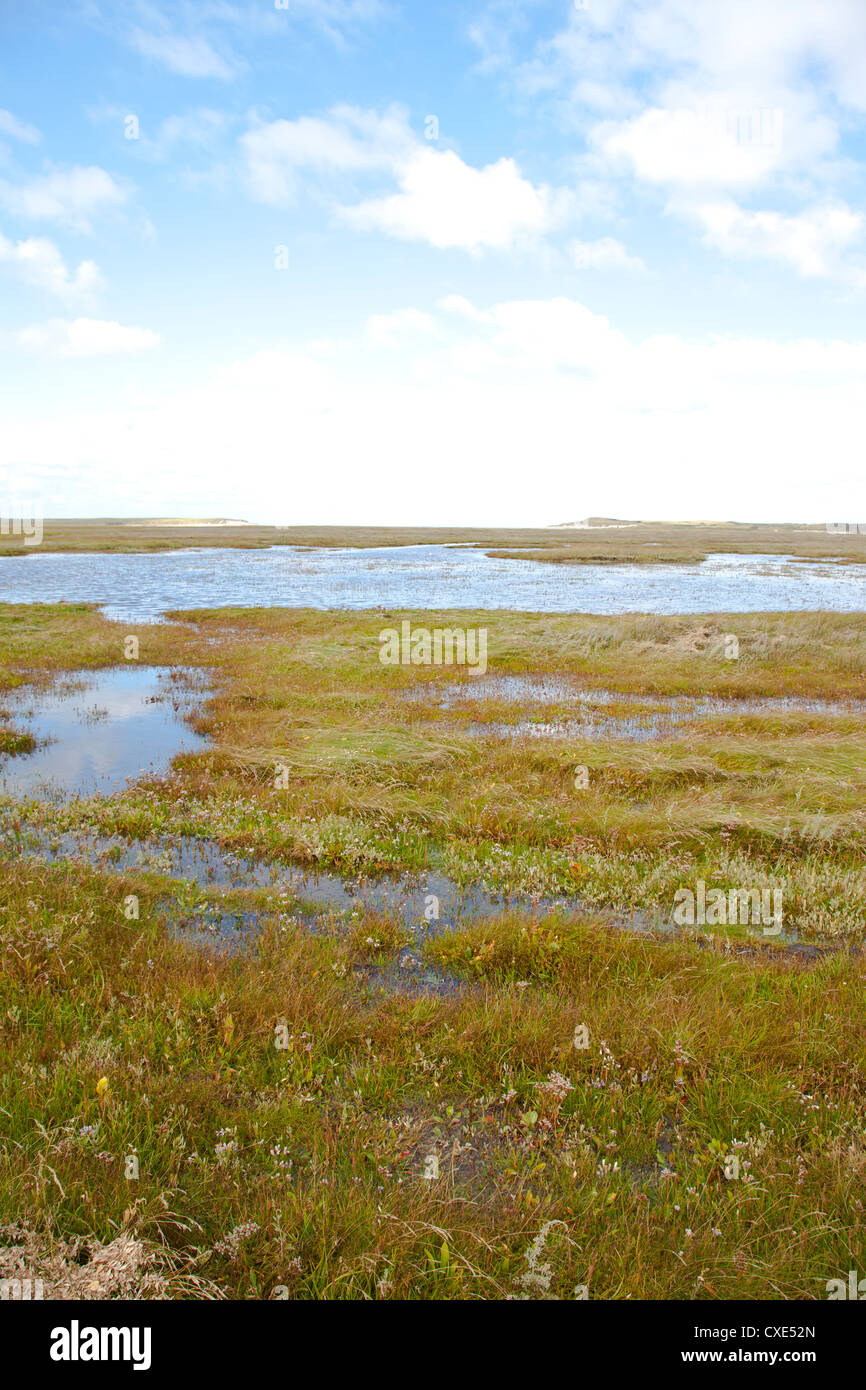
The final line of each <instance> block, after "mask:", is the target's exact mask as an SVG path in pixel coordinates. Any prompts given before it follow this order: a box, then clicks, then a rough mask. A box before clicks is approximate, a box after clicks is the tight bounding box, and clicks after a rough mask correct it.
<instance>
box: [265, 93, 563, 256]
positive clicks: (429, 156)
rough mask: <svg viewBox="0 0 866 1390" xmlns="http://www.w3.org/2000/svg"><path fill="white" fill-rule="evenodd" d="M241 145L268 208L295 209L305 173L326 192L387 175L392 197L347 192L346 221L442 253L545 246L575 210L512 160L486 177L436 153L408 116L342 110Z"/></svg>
mask: <svg viewBox="0 0 866 1390" xmlns="http://www.w3.org/2000/svg"><path fill="white" fill-rule="evenodd" d="M240 145H241V151H242V154H243V157H244V161H245V168H246V177H247V181H248V186H249V188H250V191H251V192H252V194H253V196H254V197H256V198H257V199H259V200H260V201H262V202H266V203H273V204H276V205H282V204H286V203H289V202H291V201H292V199H293V198H294V197H295V196H296V195H297V191H298V186H299V185H298V179H299V175H301V174H302V173H303V174H305V175H307V176H315V177H318V178H319V180H320V181H321V182H322V183H323V184H324V186H328V184H329V183H332V182H333V180H334V178H335V176H343V179H344V180H345V179H348V180H353V179H356V178H359V177H363V176H375V175H379V176H380V177H384V178H385V179H387V181H388V182H389V183H390V185H391V190H392V191H389V192H387V193H386V194H385V195H384V196H379V197H371V198H367V199H363V200H362V201H360V202H355V203H346V202H344V201H341V200H340V196H339V192H338V193H337V194H335V195H334V196H335V200H336V203H337V208H338V213H339V216H340V217H341V218H342V219H343V220H344V221H345V222H346V223H348V224H349V225H351V226H354V227H357V228H366V229H376V230H379V231H383V232H385V233H386V235H389V236H393V237H399V238H401V239H403V240H408V241H425V242H427V243H428V244H430V245H432V246H436V247H439V248H442V249H445V248H452V247H459V248H462V249H464V250H467V251H471V252H478V251H482V250H486V249H499V250H504V249H508V248H510V247H513V246H515V245H516V244H518V243H519V242H521V241H524V240H528V239H533V238H538V237H540V236H543V235H544V234H545V233H547V232H548V231H550V230H551V229H552V228H553V227H555V226H557V225H558V224H559V223H560V222H562V221H563V220H565V218H566V217H567V216H568V214H569V211H570V208H571V198H570V195H569V194H568V193H567V192H565V191H564V190H562V189H551V188H548V187H546V186H544V185H536V184H533V183H532V182H531V181H530V180H529V179H527V178H525V177H524V176H523V175H522V174H521V173H520V170H519V169H518V168H517V165H516V164H515V162H514V160H512V159H499V160H497V161H495V162H494V163H492V164H487V165H485V166H483V167H482V168H480V169H479V168H475V167H473V166H472V165H469V164H466V163H465V162H464V161H463V160H462V159H461V158H460V157H459V155H457V154H456V153H455V152H454V151H453V150H447V149H444V150H439V149H434V148H433V147H432V146H431V145H430V144H428V143H426V142H425V141H423V140H422V139H420V138H419V137H418V136H417V135H416V134H415V133H414V132H413V131H412V130H411V128H410V126H409V123H408V120H407V117H406V114H405V112H404V111H403V110H402V108H400V107H391V108H390V109H389V110H388V111H386V112H385V114H384V115H383V116H379V115H378V114H377V113H376V112H372V111H362V110H359V109H358V108H354V107H337V108H335V109H334V110H333V111H332V112H331V113H330V115H329V116H328V117H327V118H321V117H302V118H300V119H299V120H296V121H285V120H280V121H274V122H271V123H270V124H267V125H261V126H258V127H257V128H255V129H254V130H252V131H249V132H248V133H247V134H246V135H244V136H242V137H241V141H240ZM394 185H396V191H393V190H394ZM341 187H342V185H341ZM343 196H345V194H344V195H343Z"/></svg>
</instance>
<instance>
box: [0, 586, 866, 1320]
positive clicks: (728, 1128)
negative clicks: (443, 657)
mask: <svg viewBox="0 0 866 1390" xmlns="http://www.w3.org/2000/svg"><path fill="white" fill-rule="evenodd" d="M402 616H408V615H403V614H398V615H390V616H389V615H384V616H383V615H382V614H369V613H351V614H334V613H312V612H297V611H280V610H267V611H261V610H259V611H251V610H250V611H244V610H226V611H218V612H200V613H196V614H192V615H190V614H186V615H184V620H183V622H172V623H168V624H165V625H161V626H154V627H142V628H140V629H137V630H136V631H137V633H138V635H139V637H140V640H141V652H140V660H141V661H142V662H148V663H150V662H153V663H155V664H173V665H178V666H186V667H201V668H203V669H205V670H207V671H208V672H209V673H210V675H209V679H210V682H211V695H210V698H209V700H208V701H207V702H206V704H205V706H204V708H203V710H202V711H201V713H200V715H199V717H198V721H197V722H198V726H199V727H200V728H201V729H202V731H205V732H208V733H209V734H210V735H211V737H212V739H213V747H212V749H211V750H209V751H206V752H204V753H201V754H198V755H196V756H194V757H187V758H185V759H183V760H181V762H180V763H179V764H178V772H179V776H178V777H177V778H176V779H173V781H172V782H170V783H169V782H166V783H160V782H151V783H145V784H142V785H141V786H139V787H137V788H132V789H130V790H129V791H127V792H124V793H122V794H119V795H117V796H115V797H112V798H109V799H107V800H106V801H102V802H100V801H92V802H85V803H81V804H79V805H70V806H68V807H66V808H61V809H54V810H50V809H48V808H45V807H42V808H30V812H29V818H30V819H33V820H36V821H41V822H42V823H44V824H46V825H48V826H49V827H53V828H56V829H62V828H64V827H67V826H68V827H72V828H75V827H85V826H90V827H92V828H95V829H98V830H102V831H104V832H106V833H111V832H114V831H119V832H121V833H125V834H128V835H132V836H140V837H146V836H148V835H151V834H161V835H171V834H173V833H178V834H179V833H186V834H193V835H199V836H202V837H203V838H206V837H213V838H215V839H217V840H218V841H219V842H221V843H222V844H223V845H225V846H232V847H235V848H238V849H245V850H247V851H249V852H252V853H254V854H256V855H258V856H260V857H262V858H266V859H267V858H273V859H278V860H288V859H292V858H294V859H298V860H300V861H302V862H304V863H306V864H308V865H314V866H315V865H319V866H321V867H329V868H335V869H338V870H341V871H346V872H350V873H353V874H356V873H358V872H364V871H372V870H375V869H382V868H395V869H397V868H417V867H422V866H429V867H439V868H441V869H444V870H445V871H446V872H450V873H451V874H452V875H453V876H455V877H456V878H457V879H458V880H462V881H465V882H466V884H467V885H469V884H476V885H477V884H478V883H479V882H481V881H487V882H489V883H491V884H495V885H510V886H513V887H519V888H521V889H522V890H523V891H527V892H536V893H546V892H549V891H551V892H552V891H562V890H567V891H568V892H570V893H576V894H579V895H580V896H581V898H582V899H583V901H584V902H585V911H583V912H579V913H575V914H570V915H569V914H564V913H561V912H560V913H554V914H553V915H551V916H549V917H544V918H542V919H540V920H539V919H533V918H531V917H528V916H526V915H525V914H521V913H519V912H516V911H507V910H503V912H502V914H501V916H499V917H497V918H494V919H492V920H491V921H489V922H486V923H484V924H482V925H478V926H472V927H468V928H463V929H461V930H456V931H450V932H443V933H442V934H441V935H439V936H436V937H434V938H432V939H431V940H430V941H429V942H428V944H427V947H426V950H425V954H426V958H427V960H428V961H429V962H430V964H431V965H434V966H435V967H436V968H437V969H439V970H440V971H442V972H446V974H447V975H448V977H450V978H451V979H452V980H456V981H458V982H462V985H461V988H460V989H459V990H458V991H457V992H456V993H444V994H441V995H440V994H431V995H428V996H424V995H422V996H416V995H415V994H413V993H411V992H406V991H400V990H397V991H395V990H393V989H390V988H385V987H384V986H380V984H379V976H377V974H376V972H375V970H374V971H373V973H372V974H370V973H369V967H370V966H371V965H372V966H374V967H375V966H387V964H388V963H389V962H391V961H393V960H394V959H395V958H396V956H397V955H398V954H399V952H400V950H401V948H402V945H403V942H404V940H405V932H404V930H403V928H402V926H401V924H400V923H399V921H397V920H395V919H393V918H389V917H387V916H381V915H380V916H375V915H372V914H366V915H364V914H362V915H360V916H358V915H356V916H355V917H353V918H350V919H338V918H332V919H329V920H325V921H323V922H322V923H321V924H320V926H319V928H318V929H317V930H316V931H311V930H309V929H308V928H307V927H306V926H305V925H304V924H303V922H302V921H301V920H300V914H299V911H298V906H299V905H298V904H296V903H292V902H291V901H286V902H284V901H281V900H278V899H275V898H274V896H273V894H268V893H264V892H257V893H253V892H251V891H248V892H243V891H236V892H234V893H232V894H229V895H221V894H218V893H216V892H214V891H211V890H198V889H195V888H194V887H193V886H189V887H187V888H184V886H183V885H181V884H171V883H167V882H166V881H165V880H164V879H162V878H161V877H160V876H159V875H157V874H152V873H144V872H142V873H138V874H136V875H126V876H120V877H117V876H111V875H109V874H107V873H106V874H100V873H98V872H96V871H95V870H92V869H89V868H87V867H86V866H84V865H83V864H77V863H72V864H66V865H63V864H61V865H45V864H39V863H37V862H35V861H33V862H31V861H28V860H25V859H20V858H16V857H11V858H8V859H6V860H5V861H4V863H3V872H2V876H0V949H2V952H3V972H2V977H0V1107H2V1110H0V1113H2V1115H3V1123H4V1132H5V1143H4V1148H3V1153H2V1159H0V1224H2V1225H3V1226H4V1227H5V1233H4V1234H3V1236H2V1237H0V1245H2V1249H0V1276H2V1275H5V1276H7V1277H9V1276H10V1275H11V1273H12V1272H14V1270H15V1269H16V1268H20V1267H22V1265H23V1266H25V1267H26V1268H28V1269H29V1270H30V1271H31V1272H32V1273H34V1274H35V1275H40V1274H41V1275H43V1276H46V1277H48V1278H49V1280H50V1281H53V1287H55V1288H56V1289H59V1290H61V1291H62V1290H67V1291H70V1290H71V1291H72V1295H73V1296H76V1297H78V1296H81V1293H82V1290H83V1291H84V1294H85V1296H88V1295H87V1288H88V1286H89V1284H93V1286H94V1291H92V1292H91V1294H90V1295H89V1296H112V1295H115V1296H116V1295H118V1294H120V1293H124V1292H125V1293H127V1294H128V1293H129V1292H130V1291H132V1292H133V1293H137V1294H139V1295H140V1296H144V1297H149V1296H150V1297H152V1296H156V1295H161V1296H168V1297H174V1298H199V1297H229V1298H271V1297H281V1296H283V1293H285V1294H286V1295H287V1296H289V1297H291V1298H324V1297H327V1298H328V1299H334V1298H387V1297H392V1298H393V1297H408V1298H420V1299H437V1298H443V1299H453V1298H461V1297H468V1298H497V1299H498V1298H505V1297H508V1296H512V1297H518V1298H522V1297H530V1298H541V1297H551V1296H552V1297H557V1298H573V1297H574V1296H575V1291H576V1290H577V1291H580V1289H581V1288H582V1287H584V1286H586V1287H587V1288H588V1291H589V1296H590V1297H591V1298H604V1299H623V1298H626V1297H631V1298H660V1299H692V1298H709V1299H713V1298H731V1297H737V1298H758V1299H768V1300H773V1299H779V1298H798V1299H800V1298H805V1299H809V1298H824V1297H826V1292H825V1285H826V1282H827V1280H829V1279H831V1278H836V1277H846V1272H847V1270H848V1269H850V1268H857V1267H861V1268H862V1264H863V1260H864V1249H863V1238H862V1229H863V1212H862V1202H863V1195H862V1194H863V1180H864V1174H866V1144H864V1134H866V1092H864V1086H863V1079H862V1078H863V1075H864V1060H866V1058H864V1050H866V1002H864V1001H866V993H864V988H863V984H864V963H863V957H862V956H861V955H859V954H849V953H847V952H846V951H841V950H831V951H829V952H828V953H827V954H825V955H823V956H822V957H821V958H820V959H818V960H817V961H816V962H811V963H810V962H806V961H804V960H802V959H799V958H792V957H790V956H787V955H785V953H784V952H781V951H779V950H778V949H777V947H776V945H775V944H774V943H773V942H768V943H762V942H760V941H758V943H757V944H756V945H755V946H754V947H753V948H752V951H751V954H745V953H743V952H742V951H740V950H739V949H738V948H737V947H736V946H732V945H731V943H730V942H728V941H726V940H725V937H724V934H723V933H716V934H715V939H714V940H713V941H708V940H707V939H706V934H705V933H697V934H696V936H695V938H694V939H692V938H691V937H684V938H682V939H676V940H672V939H662V938H654V937H644V936H634V935H631V934H629V933H626V932H621V931H616V930H613V929H612V928H610V927H609V926H606V925H605V923H606V920H607V917H608V916H609V915H610V914H611V913H616V912H619V911H623V910H625V909H627V908H629V907H631V906H634V905H638V906H644V907H647V908H651V907H653V906H657V907H663V906H665V905H667V906H668V907H669V905H670V900H671V897H672V894H673V892H674V890H675V888H676V886H677V885H678V884H682V883H686V884H690V883H692V882H694V880H695V879H696V878H698V877H703V878H704V879H705V880H706V881H707V882H708V883H711V882H712V883H715V882H718V883H722V884H729V883H730V884H737V883H753V882H761V881H764V880H767V881H773V882H782V883H784V885H785V888H786V899H785V905H786V919H788V918H790V921H791V924H792V925H795V926H796V927H797V929H798V930H799V931H800V932H801V933H802V934H803V935H804V936H806V937H810V938H812V939H814V940H816V941H819V942H824V943H825V944H830V945H835V944H838V943H840V942H842V943H848V942H853V943H859V942H860V940H861V939H862V935H863V927H864V924H866V898H864V881H863V873H862V863H863V850H864V832H866V817H864V812H863V805H864V790H866V746H864V740H863V736H862V719H860V720H858V719H856V718H853V717H852V716H851V715H839V716H835V717H832V718H830V719H829V720H828V719H825V718H824V716H821V717H820V718H819V717H818V716H815V715H811V714H808V713H802V714H797V715H795V716H792V717H790V718H787V717H786V718H781V717H780V716H772V717H763V716H755V715H749V716H743V717H741V718H738V719H736V720H734V721H733V722H730V721H725V720H722V721H711V722H710V723H709V724H708V725H707V726H706V727H703V726H702V727H701V728H700V730H694V729H691V730H688V731H687V732H686V733H685V734H684V735H683V736H682V737H680V738H677V739H671V740H668V741H665V742H661V743H658V744H656V743H650V744H647V743H644V744H626V743H594V744H591V743H585V744H579V743H576V742H566V743H559V742H548V741H544V740H538V741H537V740H531V741H530V740H517V741H514V742H512V741H503V742H495V741H491V740H478V739H474V738H472V737H471V736H470V735H469V733H468V730H467V724H468V721H469V719H470V717H488V716H491V717H492V716H495V715H497V714H498V715H507V716H508V717H514V716H515V714H519V713H521V711H520V708H519V707H517V709H516V710H515V707H514V706H512V705H509V706H507V707H505V706H497V705H496V702H495V701H493V702H490V701H487V702H481V706H482V707H481V708H480V709H477V708H472V709H471V710H467V709H465V708H463V707H461V706H460V705H456V706H454V707H452V708H450V709H441V708H440V707H439V705H438V704H435V703H433V702H432V701H431V702H430V703H425V702H424V701H423V700H422V701H415V700H413V701H407V700H406V699H405V698H404V696H405V693H406V691H407V690H408V689H409V688H410V687H411V686H414V685H415V684H416V683H417V682H424V681H428V680H430V679H431V678H433V675H434V673H433V672H432V671H431V670H430V669H427V668H423V667H420V668H412V667H410V668H400V667H383V666H382V665H380V663H379V661H378V650H379V645H378V633H379V631H380V630H381V629H382V628H383V627H386V626H390V625H393V620H394V619H399V618H400V617H402ZM412 616H413V618H414V617H415V615H412ZM418 621H419V622H423V623H425V625H429V626H431V627H432V626H433V625H434V624H436V625H439V624H443V625H452V626H453V625H459V626H464V627H465V626H472V625H477V626H485V627H487V629H488V633H489V667H490V670H491V672H520V671H528V672H539V671H547V672H558V673H562V674H569V675H572V676H574V677H576V678H579V679H580V680H581V681H582V682H584V683H585V684H586V685H587V686H588V687H591V688H593V689H598V688H602V687H607V688H612V689H617V690H620V691H622V692H624V693H626V694H627V695H628V696H629V699H633V700H634V702H635V707H636V708H640V702H641V697H645V696H651V695H658V694H662V693H668V694H674V693H675V694H701V693H706V692H712V693H716V694H720V695H721V694H727V695H738V696H747V695H751V696H773V695H784V694H789V695H793V694H808V695H810V696H812V697H814V698H819V697H826V698H835V699H842V698H864V697H866V688H864V674H863V673H864V669H866V661H864V658H866V617H864V616H862V615H836V614H784V615H780V614H777V615H772V614H770V615H768V614H750V615H716V616H713V617H707V618H702V617H689V618H661V617H653V618H648V617H644V618H642V617H633V616H632V617H623V618H618V619H614V618H590V617H585V616H550V615H538V614H535V615H531V614H530V615H527V614H510V613H508V614H506V613H490V612H488V613H478V614H468V613H459V614H450V615H434V614H428V615H425V616H424V617H423V618H421V617H420V616H419V617H418ZM128 631H129V629H127V628H125V627H122V626H120V625H113V624H110V623H107V622H106V621H104V620H103V619H102V618H100V617H99V616H98V615H97V614H95V613H93V612H91V611H89V610H88V609H86V608H85V607H82V606H80V605H76V606H71V605H56V606H30V605H26V606H19V607H13V606H6V607H4V608H3V609H2V610H0V690H2V688H7V689H9V688H13V687H15V686H16V685H19V684H21V683H22V681H23V680H24V679H25V678H26V679H31V678H32V677H33V675H34V674H36V675H37V676H38V677H39V678H40V679H42V680H50V679H53V678H54V677H56V676H58V675H60V674H61V673H62V672H63V671H65V670H70V669H77V668H79V667H96V666H99V665H102V664H108V663H113V662H117V661H119V660H120V659H122V650H123V647H122V639H123V637H124V636H125V635H127V633H128ZM727 632H734V633H736V634H737V636H738V638H739V645H740V656H739V659H738V660H737V661H730V660H726V659H725V657H724V654H723V650H722V648H721V647H720V645H719V637H720V635H722V634H724V633H727ZM440 674H441V675H443V676H444V678H445V679H450V678H452V677H453V675H454V672H447V671H446V672H442V673H440ZM522 712H523V713H526V712H527V711H522ZM554 713H555V711H554ZM277 763H282V764H283V766H286V767H287V768H288V769H289V778H288V786H287V787H285V788H278V787H276V786H275V785H274V769H275V766H276V764H277ZM576 765H586V766H587V767H588V769H589V786H588V788H586V789H584V790H582V791H578V790H576V788H575V785H574V769H575V766H576ZM20 817H21V812H20V810H19V809H16V808H15V807H13V806H12V805H11V804H8V803H7V805H6V806H5V808H4V812H3V820H4V825H5V828H6V829H7V831H8V832H10V833H11V834H12V836H13V839H14V838H15V834H16V832H15V828H14V827H15V822H16V820H20ZM25 819H26V818H25ZM131 893H134V894H136V895H138V897H139V899H140V916H139V918H138V919H137V920H128V919H127V918H126V917H125V916H124V910H123V907H124V899H125V898H126V897H127V896H128V895H129V894H131ZM171 894H174V895H175V896H176V897H177V900H178V911H177V912H175V913H172V912H171V911H170V910H169V908H168V906H167V901H168V897H169V896H170V895H171ZM214 906H215V907H219V906H228V907H229V908H231V909H232V910H237V911H242V910H245V909H249V908H253V907H254V908H255V909H256V910H257V911H258V912H259V913H260V914H261V918H262V922H263V931H262V934H261V937H260V939H259V943H258V946H257V948H256V949H255V950H253V951H252V952H249V953H247V954H242V955H236V956H233V957H227V956H219V955H217V954H216V953H215V952H214V951H212V950H208V949H206V948H198V947H196V946H193V945H192V944H191V943H190V941H189V940H188V939H186V938H185V930H184V928H183V927H182V926H181V927H180V928H178V926H177V921H178V919H180V921H181V922H183V921H190V922H195V921H196V920H197V919H198V918H199V917H205V918H206V916H207V912H208V909H209V908H210V907H214ZM741 935H742V933H741ZM365 980H366V982H367V983H366V984H365V983H364V982H365ZM584 1030H585V1031H584ZM576 1039H579V1040H580V1042H581V1043H583V1042H585V1043H586V1045H585V1046H582V1045H581V1046H576V1045H575V1042H576ZM278 1042H279V1043H284V1044H285V1046H277V1043H278ZM560 1078H562V1079H563V1080H560ZM431 1155H433V1156H435V1158H436V1159H437V1160H438V1165H439V1173H440V1176H439V1178H438V1179H436V1180H430V1181H428V1180H425V1178H424V1176H423V1175H424V1171H425V1166H428V1163H429V1160H430V1156H431ZM130 1157H135V1158H137V1159H138V1177H137V1178H135V1177H127V1176H126V1172H127V1169H128V1164H127V1159H128V1158H130ZM735 1159H736V1160H738V1161H739V1167H738V1176H736V1177H733V1176H726V1170H727V1172H729V1173H731V1172H733V1171H734V1169H736V1168H737V1164H735V1163H734V1162H733V1160H735ZM551 1223H553V1224H551ZM16 1252H17V1253H16Z"/></svg>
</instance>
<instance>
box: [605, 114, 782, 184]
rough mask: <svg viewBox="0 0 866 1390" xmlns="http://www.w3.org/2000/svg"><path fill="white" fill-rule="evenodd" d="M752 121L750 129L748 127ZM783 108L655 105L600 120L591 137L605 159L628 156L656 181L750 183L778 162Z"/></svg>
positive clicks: (638, 171)
mask: <svg viewBox="0 0 866 1390" xmlns="http://www.w3.org/2000/svg"><path fill="white" fill-rule="evenodd" d="M753 125H754V133H752V126H753ZM783 128H784V114H783V112H782V110H781V108H772V107H771V108H767V109H766V110H764V111H761V110H760V109H758V108H756V109H755V117H754V120H753V121H752V120H750V119H749V116H748V113H747V111H746V110H745V109H744V110H742V111H741V112H736V111H728V110H727V109H723V108H722V107H718V108H717V107H715V106H712V107H711V106H708V107H707V108H706V109H703V110H702V109H700V108H695V109H688V108H683V109H680V110H673V111H671V110H662V109H658V108H653V109H651V110H647V111H643V112H642V113H641V115H640V116H638V117H636V118H635V119H634V120H631V121H624V122H622V123H621V124H618V125H617V124H613V125H611V124H607V123H606V124H603V125H601V126H599V127H597V128H596V130H595V131H594V132H593V135H592V139H593V143H594V144H595V146H596V147H597V148H598V149H599V150H600V152H601V154H602V155H603V156H605V157H606V158H607V159H609V160H616V159H624V160H627V161H628V163H629V164H630V166H631V168H632V169H633V171H634V173H635V174H636V175H637V176H638V178H641V179H644V180H646V181H647V182H648V183H656V184H687V185H692V186H695V185H697V186H701V185H704V184H710V185H717V186H718V185H721V186H723V187H743V188H749V187H752V186H754V185H755V184H759V183H761V182H763V181H764V180H765V179H766V177H767V175H768V174H769V173H770V172H772V170H774V169H776V168H778V166H779V165H780V163H781V162H782V150H783V144H782V131H783Z"/></svg>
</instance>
